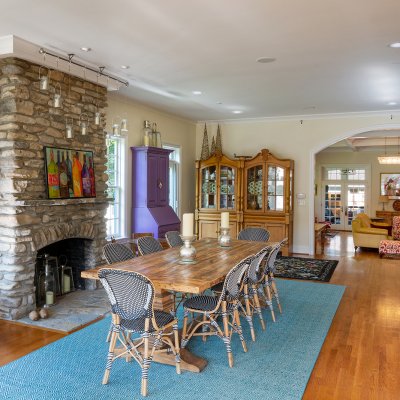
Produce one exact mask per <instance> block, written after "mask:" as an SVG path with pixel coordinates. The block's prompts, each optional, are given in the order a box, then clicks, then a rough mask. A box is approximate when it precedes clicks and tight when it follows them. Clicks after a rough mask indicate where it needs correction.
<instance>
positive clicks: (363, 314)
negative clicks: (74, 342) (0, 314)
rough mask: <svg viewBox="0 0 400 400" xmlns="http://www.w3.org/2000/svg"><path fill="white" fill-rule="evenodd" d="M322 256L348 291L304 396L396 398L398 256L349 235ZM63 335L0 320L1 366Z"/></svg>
mask: <svg viewBox="0 0 400 400" xmlns="http://www.w3.org/2000/svg"><path fill="white" fill-rule="evenodd" d="M324 258H338V259H340V262H339V265H338V266H337V268H336V270H335V272H334V275H333V277H332V279H331V281H330V283H334V284H343V285H346V286H347V289H346V291H345V294H344V296H343V300H342V302H341V304H340V306H339V309H338V311H337V313H336V315H335V318H334V320H333V323H332V326H331V329H330V331H329V333H328V336H327V338H326V340H325V343H324V345H323V347H322V349H321V353H320V355H319V357H318V360H317V362H316V365H315V367H314V370H313V372H312V374H311V377H310V380H309V382H308V386H307V389H306V391H305V394H304V397H303V398H304V399H305V400H311V399H312V400H315V399H318V400H320V399H322V400H329V399H338V400H339V399H340V400H345V399H351V400H353V399H360V400H361V399H362V400H366V399H373V400H375V399H379V400H380V399H382V400H391V399H393V400H394V399H399V398H400V378H399V371H400V260H391V259H380V258H379V256H378V254H377V252H374V251H362V252H358V253H357V255H356V256H354V251H353V243H352V238H351V234H348V233H340V234H338V235H337V236H335V237H334V238H331V239H327V243H326V246H325V256H324ZM277 323H279V322H277ZM63 336H64V335H63V334H59V333H55V332H50V331H45V330H42V329H34V328H27V327H25V326H21V325H16V324H13V323H11V322H7V321H1V320H0V337H1V340H0V365H4V364H6V363H8V362H10V361H12V360H14V359H17V358H19V357H21V356H23V355H24V354H27V353H29V352H31V351H34V350H36V349H38V348H40V347H41V346H44V345H46V344H48V343H51V342H53V341H55V340H57V339H59V338H61V337H63ZM246 393H248V392H247V391H246ZM246 396H247V395H246V394H245V395H244V398H246ZM247 397H248V396H247Z"/></svg>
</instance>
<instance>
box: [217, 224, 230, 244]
mask: <svg viewBox="0 0 400 400" xmlns="http://www.w3.org/2000/svg"><path fill="white" fill-rule="evenodd" d="M229 231H230V229H229V228H222V227H221V234H220V236H219V238H218V241H219V245H220V246H221V247H230V246H231V237H230V235H229Z"/></svg>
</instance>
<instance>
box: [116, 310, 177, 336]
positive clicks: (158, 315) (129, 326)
mask: <svg viewBox="0 0 400 400" xmlns="http://www.w3.org/2000/svg"><path fill="white" fill-rule="evenodd" d="M154 319H155V320H156V324H157V326H158V327H159V328H162V327H164V326H165V325H167V324H169V323H171V322H172V321H173V320H174V319H175V318H174V317H173V316H172V315H171V314H169V313H167V312H165V311H160V310H154ZM145 320H146V318H145V317H142V318H138V319H134V320H128V319H121V328H122V329H124V330H127V331H131V332H144V323H145ZM155 330H156V329H155V328H154V326H153V323H152V321H151V320H150V332H154V331H155Z"/></svg>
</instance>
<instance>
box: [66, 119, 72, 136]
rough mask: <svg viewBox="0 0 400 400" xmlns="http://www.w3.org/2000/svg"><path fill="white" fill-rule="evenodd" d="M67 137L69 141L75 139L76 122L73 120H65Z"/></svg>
mask: <svg viewBox="0 0 400 400" xmlns="http://www.w3.org/2000/svg"><path fill="white" fill-rule="evenodd" d="M65 136H66V137H67V139H73V137H74V120H73V119H72V118H68V117H66V118H65Z"/></svg>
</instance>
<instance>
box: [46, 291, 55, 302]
mask: <svg viewBox="0 0 400 400" xmlns="http://www.w3.org/2000/svg"><path fill="white" fill-rule="evenodd" d="M46 304H54V293H53V292H46Z"/></svg>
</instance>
